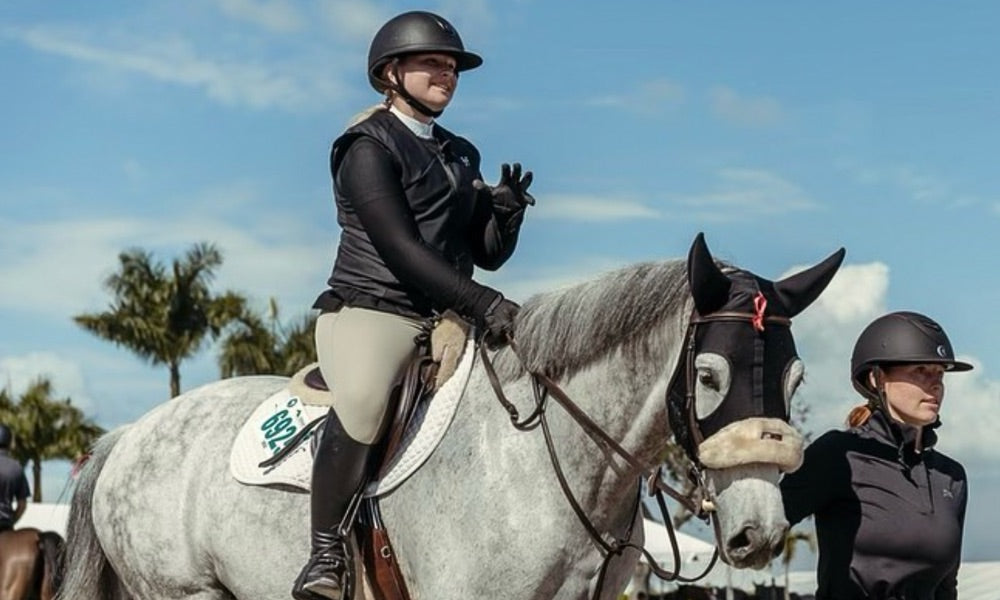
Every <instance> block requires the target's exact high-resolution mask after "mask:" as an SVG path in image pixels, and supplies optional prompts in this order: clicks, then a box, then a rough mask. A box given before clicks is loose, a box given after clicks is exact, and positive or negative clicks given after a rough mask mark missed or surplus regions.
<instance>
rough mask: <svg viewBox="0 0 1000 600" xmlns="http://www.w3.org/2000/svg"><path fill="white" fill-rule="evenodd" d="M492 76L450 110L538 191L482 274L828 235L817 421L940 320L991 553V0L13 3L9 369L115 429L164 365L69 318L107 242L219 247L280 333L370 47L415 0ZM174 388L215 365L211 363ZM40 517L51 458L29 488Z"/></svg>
mask: <svg viewBox="0 0 1000 600" xmlns="http://www.w3.org/2000/svg"><path fill="white" fill-rule="evenodd" d="M416 8H422V9H430V10H434V11H438V12H440V13H441V14H443V15H445V16H446V17H447V18H449V19H450V20H451V21H452V22H453V23H454V24H455V25H456V27H457V28H458V29H459V31H460V32H461V34H462V36H463V38H464V39H465V42H466V46H467V47H468V48H469V49H471V50H473V51H476V52H478V53H480V54H482V55H483V57H484V59H485V64H484V66H483V67H482V68H481V69H479V70H476V71H472V72H469V73H466V74H464V75H463V76H462V79H461V84H460V86H459V90H458V94H457V95H456V99H455V101H454V102H453V103H452V105H451V106H450V107H449V109H448V110H447V112H446V113H445V114H444V116H443V117H442V118H441V122H442V124H443V125H445V126H446V127H448V128H450V129H451V130H453V131H456V132H459V133H461V134H463V135H465V136H467V137H468V138H470V139H471V140H472V141H473V142H474V143H476V144H477V145H478V146H479V148H480V150H481V151H482V155H483V161H484V173H485V175H486V178H487V180H488V181H495V180H496V178H497V176H498V174H499V165H500V163H501V162H511V161H520V162H522V163H523V164H524V165H525V166H526V168H529V169H531V170H533V171H534V172H535V184H534V185H533V188H532V190H533V192H534V195H535V197H536V198H537V199H538V205H537V207H535V208H534V209H532V210H531V211H530V213H529V216H528V219H527V222H526V224H525V226H524V229H523V233H522V238H521V243H520V247H519V250H518V253H517V254H516V255H515V256H514V258H513V259H512V260H511V261H510V262H509V263H508V265H507V266H506V267H505V268H504V269H503V270H502V271H500V272H499V273H496V274H489V275H488V276H483V280H484V281H486V282H489V283H491V284H492V285H495V286H497V287H499V288H501V289H503V290H504V291H505V292H506V293H507V294H508V295H509V296H511V297H513V298H515V299H520V300H523V299H525V298H527V297H528V296H529V295H530V294H531V293H533V292H535V291H539V290H544V289H549V288H552V287H555V286H558V285H562V284H565V283H569V282H573V281H578V280H581V279H584V278H588V277H592V276H594V275H596V274H598V273H600V272H602V271H605V270H607V269H610V268H613V267H616V266H620V265H625V264H629V263H632V262H637V261H641V260H650V259H659V258H668V257H680V256H683V255H684V254H685V253H686V251H687V248H688V247H689V245H690V242H691V240H692V238H693V237H694V235H695V234H696V233H697V232H699V231H704V232H705V233H706V235H707V239H708V242H709V244H710V246H711V248H712V249H713V251H714V252H715V253H716V254H717V255H718V256H720V257H722V258H725V259H728V260H731V261H733V262H736V263H738V264H740V265H742V266H746V267H749V268H751V269H753V270H754V271H756V272H758V273H760V274H762V275H765V276H769V277H778V276H781V275H783V274H786V273H788V272H789V271H790V270H792V269H795V268H798V267H801V266H804V265H806V264H811V263H814V262H816V261H818V260H820V259H821V258H823V257H825V256H826V255H827V254H829V253H830V252H832V251H833V250H835V249H836V248H838V247H840V246H845V247H846V248H847V251H848V254H847V261H846V266H845V268H844V269H843V270H842V272H841V273H840V274H839V275H838V277H837V278H836V279H835V280H834V282H833V284H832V285H831V287H830V289H829V291H828V292H827V293H826V294H825V295H824V296H823V297H822V298H821V299H820V301H819V302H818V303H817V304H816V305H815V306H814V307H813V308H811V309H810V310H809V311H807V312H806V313H805V314H804V315H803V316H802V317H801V318H799V319H797V322H796V326H795V332H796V336H797V339H798V341H799V346H800V353H801V354H802V356H803V358H804V360H805V362H806V365H807V367H806V368H807V373H808V375H807V385H806V386H805V388H804V389H803V391H802V394H801V397H800V402H802V403H803V404H804V405H807V406H809V411H810V414H809V420H808V422H807V426H808V428H809V429H812V430H814V431H817V432H818V431H822V430H824V429H827V428H829V427H836V426H838V425H839V423H840V422H841V421H842V419H843V417H844V415H846V413H847V411H848V409H849V408H850V407H851V406H852V405H853V404H854V403H855V402H856V396H855V395H854V394H853V392H852V391H851V389H850V386H849V382H848V375H847V371H848V361H849V357H850V350H851V347H852V344H853V341H854V339H855V338H856V336H857V334H858V333H859V332H860V331H861V329H862V328H863V327H864V325H865V324H866V323H867V322H868V321H870V320H871V319H872V318H874V317H875V316H877V315H879V314H881V313H882V312H884V311H886V310H896V309H910V310H918V311H921V312H925V313H927V314H929V315H931V316H933V317H935V318H936V319H938V320H939V321H940V322H941V323H942V324H943V325H944V326H945V328H946V329H947V331H948V332H949V334H950V336H951V338H952V342H953V344H954V346H955V347H956V349H957V351H958V352H959V354H961V355H962V356H963V357H965V358H966V359H967V360H970V361H972V362H974V363H975V364H976V365H977V370H976V371H974V372H973V373H971V374H967V375H954V376H949V377H948V379H947V382H948V384H949V392H948V395H947V397H946V404H945V407H944V414H943V421H944V423H945V425H944V427H943V429H942V430H941V436H942V440H941V443H940V446H939V448H940V449H941V450H943V451H945V452H947V453H949V454H951V455H952V456H954V457H956V458H958V459H959V460H961V461H962V462H963V463H964V464H965V465H966V468H967V469H968V471H969V473H970V480H971V481H970V487H971V494H972V495H971V502H970V508H969V522H968V524H967V528H966V536H967V539H966V543H965V554H966V557H967V558H968V559H976V560H985V559H1000V553H998V550H997V549H996V545H995V542H994V540H993V539H992V532H995V531H996V530H997V528H998V527H1000V521H998V517H996V516H995V514H991V513H995V511H991V510H990V509H991V508H992V506H991V505H992V504H994V503H995V502H996V499H997V498H1000V450H998V449H997V446H996V445H995V444H993V443H991V442H993V440H994V439H995V437H996V431H998V430H1000V416H998V411H997V409H998V407H1000V374H998V369H997V365H998V364H1000V350H998V346H997V344H996V343H995V340H997V339H1000V318H997V316H996V315H995V313H994V310H993V309H994V308H995V307H996V306H998V305H1000V281H998V279H997V278H996V276H995V274H996V273H997V272H998V266H1000V264H998V263H1000V259H998V254H1000V252H998V250H1000V248H998V242H997V237H996V231H997V229H998V226H1000V169H997V168H996V164H995V161H996V160H997V156H998V152H997V150H998V149H997V144H998V142H997V140H1000V124H998V123H1000V119H998V117H1000V79H998V78H997V77H995V76H990V75H989V73H990V72H992V71H993V69H994V66H993V64H992V63H993V62H994V60H993V59H994V57H996V56H997V55H998V52H1000V38H998V37H997V36H996V32H995V23H997V22H998V19H1000V6H998V5H996V4H995V3H991V2H986V1H969V2H963V3H960V4H948V5H945V4H941V3H921V4H917V3H903V2H881V3H870V2H864V3H862V2H841V3H836V4H834V3H823V4H820V3H791V2H782V3H778V2H757V3H749V2H714V3H694V2H655V3H654V2H635V1H631V2H630V1H624V2H614V3H612V2H600V3H598V2H574V3H568V2H553V1H549V2H543V1H533V0H520V1H511V2H488V1H485V0H478V1H476V0H471V1H469V0H463V1H457V0H455V1H446V2H439V3H429V4H414V3H411V2H388V1H385V2H367V1H360V0H359V1H337V0H329V1H320V0H299V1H294V0H269V1H264V0H199V1H195V0H176V1H174V2H169V3H164V2H160V3H139V2H124V1H120V0H119V1H107V0H92V1H89V2H86V3H78V2H61V3H52V2H43V3H39V2H33V1H29V0H7V1H6V2H4V3H3V4H2V5H0V72H2V73H3V74H4V83H3V89H4V91H3V93H2V94H0V114H2V115H3V121H4V128H3V130H4V133H3V135H2V136H0V155H2V156H3V157H4V158H3V160H2V161H0V281H2V282H3V284H2V285H0V331H2V335H0V379H2V381H3V385H7V386H9V387H10V388H11V389H12V390H13V391H14V392H15V393H16V392H19V391H22V390H23V389H24V387H25V386H26V385H27V383H28V382H29V381H30V380H31V379H32V378H34V377H37V376H40V375H44V376H48V377H50V378H52V380H53V382H54V383H55V386H56V393H57V394H59V395H60V396H68V397H71V398H72V399H73V401H74V403H75V404H78V405H80V406H81V407H83V408H84V409H85V410H86V411H87V412H88V414H90V415H91V416H93V417H94V418H95V419H96V420H97V421H98V422H99V423H101V424H102V425H104V426H106V427H111V426H114V425H117V424H121V423H125V422H129V421H132V420H134V419H136V418H138V417H139V416H140V415H142V414H143V413H145V412H146V411H148V410H149V409H150V408H151V407H153V406H155V405H156V404H158V403H160V402H162V401H163V400H164V399H165V397H166V395H167V389H168V388H167V373H166V370H165V369H156V368H153V367H150V366H148V365H145V364H144V363H142V362H141V361H139V360H138V359H136V358H134V357H132V356H131V355H130V354H128V353H127V352H126V351H124V350H120V349H117V348H115V347H113V346H110V345H109V344H107V343H105V342H102V341H100V340H98V339H96V338H94V337H93V336H91V335H89V334H87V333H85V332H83V331H82V330H80V329H79V328H77V327H76V326H75V325H74V324H73V323H72V320H71V317H72V316H73V315H75V314H78V313H81V312H87V311H96V310H101V309H102V308H103V307H104V305H105V303H106V301H107V299H108V298H107V296H106V294H105V292H104V291H103V290H102V289H101V287H100V283H101V281H102V279H103V278H104V277H105V276H107V275H108V274H109V273H111V272H112V270H113V269H114V268H115V266H116V264H117V262H116V256H117V254H118V252H120V251H121V250H123V249H125V248H129V247H135V246H139V247H142V248H145V249H147V250H151V251H153V252H154V253H156V255H157V256H158V257H159V258H161V259H162V260H164V261H166V260H169V259H171V258H172V257H174V256H176V255H178V254H179V253H180V252H182V251H183V250H184V249H186V248H188V247H189V246H190V245H191V244H193V243H195V242H198V241H202V240H205V241H211V242H215V243H217V244H218V245H219V247H220V248H221V249H222V250H223V252H224V253H225V257H226V262H225V265H224V266H223V268H222V269H221V271H220V272H219V277H218V284H219V287H220V289H222V288H231V289H234V290H238V291H241V292H243V293H245V294H247V295H249V296H251V297H252V298H254V299H255V300H256V301H258V302H260V303H261V304H262V305H263V303H264V302H266V301H267V299H268V298H271V297H274V298H276V299H277V300H278V302H279V304H280V306H281V307H282V309H283V310H284V316H285V317H286V318H291V317H294V316H297V315H299V314H303V313H305V312H306V311H307V310H308V307H309V305H310V303H311V301H312V299H313V297H314V296H315V295H316V293H318V292H319V291H320V289H321V288H322V287H323V282H324V280H325V278H326V276H327V273H328V271H329V268H330V264H331V261H332V257H333V254H334V248H335V242H336V236H337V233H338V232H337V229H336V225H335V222H334V217H333V210H332V202H331V198H330V182H329V174H328V172H327V168H328V167H327V165H328V163H327V160H328V150H329V144H330V142H331V141H332V140H333V139H334V138H335V137H336V136H337V134H338V133H339V132H340V131H341V130H342V129H343V126H344V124H345V123H346V121H347V120H348V119H349V118H350V116H351V115H352V114H354V113H355V112H356V111H358V110H360V109H362V108H364V107H366V106H368V105H370V104H372V103H374V102H375V101H377V97H376V95H375V93H374V92H373V91H372V90H371V89H370V88H368V85H367V81H366V78H365V57H366V54H367V48H368V42H369V40H370V38H371V36H372V34H373V33H374V31H375V30H376V29H377V28H378V26H379V25H380V24H381V23H382V22H384V21H385V20H386V19H387V18H389V17H391V16H392V15H394V14H396V13H398V12H401V11H403V10H408V9H416ZM182 376H183V381H182V384H183V387H184V388H185V389H190V388H191V387H194V386H196V385H199V384H202V383H206V382H209V381H212V380H214V379H216V378H217V377H218V371H217V369H216V367H215V363H214V354H213V351H212V349H211V348H207V349H206V351H205V352H203V353H202V354H201V355H200V356H199V357H198V358H197V360H195V361H193V362H191V363H188V364H186V365H184V367H183V368H182ZM46 472H47V478H46V482H45V494H46V497H47V498H46V499H47V500H50V501H51V500H54V499H55V497H56V496H57V495H58V494H59V492H60V491H61V490H62V488H63V486H64V484H65V481H66V472H67V469H66V466H65V465H64V464H61V463H54V464H51V465H49V466H48V468H47V471H46Z"/></svg>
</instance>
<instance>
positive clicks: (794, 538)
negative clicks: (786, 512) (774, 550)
mask: <svg viewBox="0 0 1000 600" xmlns="http://www.w3.org/2000/svg"><path fill="white" fill-rule="evenodd" d="M799 542H805V543H806V544H807V545H808V546H809V551H810V552H815V551H816V537H815V536H814V535H813V534H812V532H806V531H793V530H789V531H788V533H786V534H785V549H784V551H783V552H782V553H781V564H782V565H784V567H785V600H789V597H790V596H789V593H788V572H789V570H790V569H791V565H792V561H793V560H795V548H796V546H798V545H799Z"/></svg>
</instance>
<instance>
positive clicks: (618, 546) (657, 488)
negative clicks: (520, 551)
mask: <svg viewBox="0 0 1000 600" xmlns="http://www.w3.org/2000/svg"><path fill="white" fill-rule="evenodd" d="M508 341H509V343H510V345H511V349H512V350H513V351H514V353H515V355H516V356H517V357H518V360H521V358H520V352H519V350H518V347H517V344H516V342H515V341H514V340H513V339H509V340H508ZM479 356H480V358H481V359H482V362H483V367H484V369H485V370H486V375H487V377H488V378H489V381H490V385H491V386H492V388H493V391H494V393H495V394H496V397H497V400H498V401H499V402H500V404H501V405H502V406H503V407H504V409H505V410H506V411H507V413H508V414H509V415H510V420H511V424H512V425H513V426H514V428H515V429H517V430H518V431H531V430H533V429H535V428H537V427H538V426H539V425H540V426H541V428H542V433H543V434H544V436H545V446H546V448H547V450H548V453H549V459H550V460H551V462H552V467H553V470H554V472H555V475H556V479H557V480H558V482H559V486H560V488H561V489H562V491H563V495H564V496H565V497H566V500H567V501H568V502H569V504H570V507H571V508H572V509H573V512H574V513H575V514H576V516H577V518H578V519H579V521H580V523H581V524H583V526H584V528H585V529H586V530H587V533H588V534H589V535H590V537H591V539H592V540H593V541H594V543H595V544H596V545H597V546H598V548H600V549H601V551H602V554H603V555H604V560H603V561H602V562H601V567H600V571H599V576H598V580H597V585H596V587H595V592H594V598H598V597H600V592H601V589H602V588H603V586H604V578H605V575H606V573H607V569H608V565H609V564H610V561H611V557H613V556H616V555H619V554H621V553H622V552H624V551H625V549H627V548H634V549H636V550H638V551H639V552H641V553H642V554H643V555H644V556H645V557H646V560H647V562H648V564H649V566H650V569H651V570H652V572H653V573H654V574H655V575H656V576H657V577H659V578H661V579H663V580H665V581H680V582H684V583H691V582H695V581H698V580H699V579H702V578H703V577H705V576H706V575H708V572H709V571H711V570H712V567H714V566H715V563H716V561H717V560H718V557H719V551H718V549H716V551H715V553H714V554H713V555H712V560H711V561H710V562H709V564H708V566H707V567H706V568H705V570H704V571H703V572H702V573H701V574H700V575H698V576H697V577H693V578H687V577H682V576H681V575H680V563H681V557H680V547H679V544H678V542H677V535H676V533H675V532H674V526H673V522H672V520H671V518H670V512H669V510H668V509H667V506H666V501H665V500H664V498H663V494H664V493H665V494H667V495H668V496H670V497H671V498H673V499H674V500H676V501H677V502H679V503H680V504H682V505H683V506H684V507H685V508H686V509H688V510H689V511H691V512H692V513H693V514H695V515H697V516H698V517H699V518H701V519H706V518H707V515H708V513H710V512H711V511H712V510H714V509H713V507H712V505H711V502H708V501H705V500H702V502H700V503H698V502H696V501H695V500H692V499H691V498H689V497H688V496H685V495H684V494H683V493H682V492H679V491H677V490H675V489H674V488H672V487H670V486H669V485H667V484H666V483H665V482H664V481H663V479H662V477H661V472H662V469H661V468H660V467H655V468H647V467H645V466H643V465H642V463H641V462H640V461H639V460H638V459H637V458H635V456H633V455H632V454H631V453H630V452H628V451H627V450H625V449H624V448H622V446H621V445H620V444H619V443H618V442H616V441H615V440H614V439H612V438H611V436H609V435H608V434H607V432H605V431H604V430H603V429H601V428H600V426H598V425H597V424H596V423H595V422H594V421H593V420H592V419H591V418H590V417H589V416H588V415H587V414H586V413H585V412H584V411H583V410H582V409H581V408H580V407H579V406H577V405H576V403H575V402H573V401H572V400H571V399H570V398H569V396H567V395H566V392H564V391H563V390H562V388H560V387H559V385H558V384H556V383H555V382H554V381H552V379H550V378H549V377H548V376H546V375H544V374H541V373H531V382H532V386H531V389H532V393H533V395H534V398H535V409H534V411H532V413H531V414H530V415H528V416H527V417H525V419H524V420H521V416H520V413H519V412H518V410H517V407H516V406H514V404H513V403H512V402H510V400H508V399H507V396H506V395H505V394H504V392H503V388H502V386H501V384H500V378H499V377H498V376H497V374H496V369H495V368H494V367H493V362H492V360H491V359H490V357H489V355H488V354H487V352H486V346H485V344H480V345H479ZM521 363H522V366H523V365H524V363H523V361H521ZM526 370H527V369H526ZM529 373H530V371H529ZM550 396H551V397H552V398H555V399H556V401H557V402H559V404H560V405H561V406H562V407H563V408H564V409H565V410H566V412H568V413H569V415H570V416H571V417H573V419H574V420H575V421H576V422H577V423H578V424H579V425H580V427H581V428H582V429H583V431H584V433H586V434H587V435H588V436H590V438H591V439H592V440H594V442H595V443H596V444H598V445H599V446H601V447H602V448H604V449H605V450H611V451H613V452H614V453H615V454H617V455H618V456H619V457H620V458H622V459H623V460H624V461H625V462H626V463H628V464H629V465H630V466H631V467H632V468H633V469H635V470H637V471H639V472H640V473H642V478H643V479H645V480H646V482H647V484H648V488H649V490H650V492H649V493H650V495H655V496H656V501H657V505H658V506H659V508H660V512H661V515H662V516H663V517H664V527H665V528H666V530H667V535H668V537H669V538H670V545H671V549H672V551H673V559H674V564H675V565H676V566H677V569H676V571H669V570H667V569H664V568H663V567H661V566H660V565H659V564H657V562H656V560H655V559H654V558H653V556H652V555H651V554H650V553H649V551H648V550H646V549H645V548H644V547H642V546H639V545H637V544H634V543H632V542H630V541H629V539H630V538H631V537H632V526H633V525H634V524H635V519H634V518H633V519H632V525H630V526H629V530H628V532H627V533H626V536H625V537H624V538H621V539H614V540H612V541H611V542H608V541H606V540H605V539H604V537H603V536H602V535H601V533H600V532H599V531H598V530H597V527H596V526H595V525H594V524H593V522H592V521H591V520H590V518H589V517H588V516H587V514H586V513H585V512H584V510H583V508H582V507H581V506H580V503H579V501H578V500H577V499H576V497H575V496H574V495H573V491H572V490H571V489H570V487H569V484H568V483H567V481H566V476H565V474H564V473H563V470H562V466H561V465H560V463H559V457H558V455H557V453H556V449H555V443H554V442H553V440H552V434H551V432H550V430H549V424H548V420H547V419H546V415H545V411H546V408H547V400H548V398H549V397H550ZM702 489H703V483H702V482H701V481H699V482H698V487H697V488H696V490H695V494H699V493H700V491H701V490H702ZM638 510H639V497H636V506H635V511H638ZM712 521H713V523H714V525H715V531H716V536H717V537H718V534H719V524H718V520H717V519H712Z"/></svg>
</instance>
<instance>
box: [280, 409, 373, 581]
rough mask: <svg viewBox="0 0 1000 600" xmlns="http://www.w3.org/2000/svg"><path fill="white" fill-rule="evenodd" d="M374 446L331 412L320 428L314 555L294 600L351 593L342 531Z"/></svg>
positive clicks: (314, 492)
mask: <svg viewBox="0 0 1000 600" xmlns="http://www.w3.org/2000/svg"><path fill="white" fill-rule="evenodd" d="M372 448H373V447H372V446H369V445H368V444H362V443H361V442H357V441H355V440H354V439H352V438H351V436H350V435H348V434H347V432H346V431H344V428H343V426H342V425H341V423H340V419H338V418H337V415H336V413H335V412H334V411H333V409H331V410H330V414H329V415H328V416H327V420H326V423H325V424H324V427H323V437H322V439H321V440H320V442H319V447H318V448H317V449H316V456H315V459H314V461H313V474H312V497H311V505H312V506H311V509H312V552H311V554H310V556H309V562H307V563H306V565H305V567H303V568H302V572H301V573H299V576H298V578H297V579H296V580H295V587H293V588H292V597H294V598H295V599H296V600H350V598H351V596H352V595H353V589H354V570H353V560H352V556H351V550H350V547H351V546H350V540H348V539H345V537H344V533H343V531H342V530H344V531H346V530H347V529H349V523H343V521H344V519H345V516H346V514H347V511H348V508H349V507H350V506H351V504H352V501H353V500H354V499H355V496H357V495H358V494H361V493H362V492H363V491H364V490H363V489H362V486H363V485H364V483H365V472H366V471H367V467H368V459H369V457H370V455H371V452H372Z"/></svg>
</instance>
